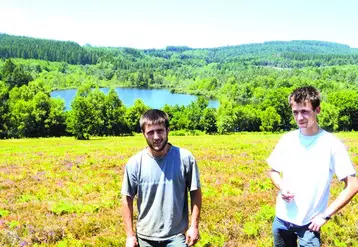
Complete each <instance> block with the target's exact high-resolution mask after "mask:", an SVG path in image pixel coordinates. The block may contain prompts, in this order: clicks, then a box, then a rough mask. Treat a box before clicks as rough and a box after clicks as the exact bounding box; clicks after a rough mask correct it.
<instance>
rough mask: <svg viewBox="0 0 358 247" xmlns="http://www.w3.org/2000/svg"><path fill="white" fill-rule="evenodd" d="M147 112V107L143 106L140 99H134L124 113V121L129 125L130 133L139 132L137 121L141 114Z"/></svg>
mask: <svg viewBox="0 0 358 247" xmlns="http://www.w3.org/2000/svg"><path fill="white" fill-rule="evenodd" d="M147 110H149V107H148V106H146V105H145V104H144V102H143V101H142V100H141V99H136V100H135V101H134V104H133V106H131V107H129V108H128V109H127V112H126V119H127V122H128V125H129V129H130V131H134V132H137V133H139V132H141V129H140V126H139V119H140V117H141V116H142V114H143V113H144V112H145V111H147Z"/></svg>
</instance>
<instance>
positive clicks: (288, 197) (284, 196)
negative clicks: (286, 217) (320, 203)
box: [281, 189, 295, 202]
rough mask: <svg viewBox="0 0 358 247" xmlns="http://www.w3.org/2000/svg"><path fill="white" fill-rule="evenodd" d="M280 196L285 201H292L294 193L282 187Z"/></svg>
mask: <svg viewBox="0 0 358 247" xmlns="http://www.w3.org/2000/svg"><path fill="white" fill-rule="evenodd" d="M281 197H282V199H283V200H284V201H286V202H292V200H293V198H294V197H295V195H294V194H293V193H292V192H291V191H289V190H286V189H284V190H281Z"/></svg>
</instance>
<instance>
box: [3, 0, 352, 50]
mask: <svg viewBox="0 0 358 247" xmlns="http://www.w3.org/2000/svg"><path fill="white" fill-rule="evenodd" d="M357 13H358V0H96V1H94V0H0V33H8V34H13V35H22V36H30V37H36V38H45V39H55V40H70V41H75V42H77V43H79V44H81V45H84V44H87V43H88V44H91V45H94V46H126V47H133V48H139V49H144V48H165V47H166V46H169V45H185V46H189V47H192V48H199V47H200V48H206V47H219V46H226V45H240V44H248V43H261V42H264V41H272V40H286V41H287V40H298V39H299V40H322V41H331V42H337V43H342V44H346V45H349V46H351V47H354V48H358V14H357Z"/></svg>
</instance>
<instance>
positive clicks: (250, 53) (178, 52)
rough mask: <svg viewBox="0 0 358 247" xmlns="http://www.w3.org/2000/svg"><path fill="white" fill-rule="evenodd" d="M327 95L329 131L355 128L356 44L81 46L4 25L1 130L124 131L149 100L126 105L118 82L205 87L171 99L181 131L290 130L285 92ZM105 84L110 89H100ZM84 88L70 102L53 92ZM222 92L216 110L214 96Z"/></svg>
mask: <svg viewBox="0 0 358 247" xmlns="http://www.w3.org/2000/svg"><path fill="white" fill-rule="evenodd" d="M304 85H313V86H316V87H317V88H318V89H319V90H320V91H321V94H322V100H323V103H322V108H323V109H322V112H321V114H320V115H319V121H320V124H321V126H322V127H324V128H326V129H327V130H329V131H351V130H358V49H356V48H350V47H349V46H347V45H343V44H337V43H330V42H323V41H289V42H286V41H285V42H283V41H272V42H265V43H260V44H246V45H239V46H227V47H218V48H206V49H204V48H203V49H193V48H190V47H186V46H179V47H178V46H168V47H166V49H148V50H139V49H134V48H129V47H92V46H90V45H85V46H80V45H78V44H77V43H75V42H70V41H56V40H44V39H36V38H30V37H20V36H12V35H7V34H0V116H1V117H0V138H22V137H46V136H63V135H73V136H75V137H76V138H78V139H88V138H89V137H90V136H91V135H95V136H103V135H128V134H131V133H133V132H139V126H138V119H139V117H140V115H141V114H142V113H143V111H145V110H146V109H148V106H146V105H145V104H144V103H143V102H142V101H141V100H137V101H136V102H135V104H134V105H133V106H131V107H128V108H127V107H125V106H124V105H123V103H122V101H121V100H120V96H118V95H117V94H116V92H115V91H114V88H115V87H136V88H168V89H170V90H171V91H172V92H182V93H190V94H196V95H200V97H199V98H198V100H197V101H196V102H193V103H191V104H190V105H189V106H187V107H184V106H178V105H176V106H169V105H166V106H165V107H164V110H165V111H167V112H168V114H169V115H170V117H171V129H172V130H174V133H175V134H185V133H192V134H195V133H199V132H206V133H230V132H237V131H287V130H290V129H292V128H294V127H295V124H294V121H293V119H292V116H291V111H290V109H289V107H288V103H287V97H288V95H289V93H290V92H291V91H292V90H293V89H294V88H295V87H298V86H304ZM100 87H109V88H112V90H110V91H109V93H108V94H104V93H103V92H102V91H100V90H99V88H100ZM68 88H78V92H77V96H76V98H75V100H74V101H73V103H72V109H71V110H70V111H65V105H64V102H63V101H61V100H60V99H53V98H51V97H50V92H51V91H52V90H56V89H68ZM209 98H216V99H218V100H219V101H220V107H219V108H218V109H214V108H209V107H208V99H209Z"/></svg>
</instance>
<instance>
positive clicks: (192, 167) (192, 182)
mask: <svg viewBox="0 0 358 247" xmlns="http://www.w3.org/2000/svg"><path fill="white" fill-rule="evenodd" d="M188 160H189V169H188V177H187V183H188V189H189V191H193V190H197V189H199V188H200V176H199V168H198V164H197V162H196V160H195V158H194V156H193V155H192V154H189V156H188Z"/></svg>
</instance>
